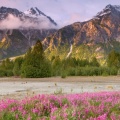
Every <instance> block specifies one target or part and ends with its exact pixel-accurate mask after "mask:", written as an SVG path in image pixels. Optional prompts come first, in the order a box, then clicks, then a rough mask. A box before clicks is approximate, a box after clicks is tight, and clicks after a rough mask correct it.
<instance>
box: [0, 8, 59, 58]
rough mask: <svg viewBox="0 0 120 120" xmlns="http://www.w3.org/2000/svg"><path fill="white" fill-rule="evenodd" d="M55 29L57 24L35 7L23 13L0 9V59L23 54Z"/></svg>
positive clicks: (10, 9) (12, 9) (11, 9)
mask: <svg viewBox="0 0 120 120" xmlns="http://www.w3.org/2000/svg"><path fill="white" fill-rule="evenodd" d="M56 28H57V23H56V22H55V21H54V20H53V19H52V18H51V17H49V16H47V15H45V14H44V13H43V12H41V11H40V10H39V9H38V8H36V7H35V8H30V9H29V10H27V11H25V12H21V11H19V10H17V9H14V8H6V7H0V59H4V58H7V57H12V56H18V55H21V54H24V53H25V52H26V51H27V49H28V48H29V47H31V46H33V45H34V44H35V43H36V41H37V40H38V39H40V40H43V39H44V38H45V37H46V36H48V35H49V34H51V33H54V32H55V31H56Z"/></svg>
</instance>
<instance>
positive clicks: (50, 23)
mask: <svg viewBox="0 0 120 120" xmlns="http://www.w3.org/2000/svg"><path fill="white" fill-rule="evenodd" d="M14 17H15V20H16V18H17V20H18V19H19V21H21V22H20V23H22V24H19V25H18V24H17V25H14V27H13V28H9V26H5V25H6V24H5V25H4V24H3V23H4V22H6V21H8V22H7V23H9V22H11V21H10V19H11V18H14ZM42 23H44V24H42ZM1 25H2V26H1ZM57 26H58V25H57V23H56V22H55V21H54V20H53V19H52V18H51V17H49V16H47V15H45V14H44V13H43V12H41V11H40V10H39V9H38V8H31V9H29V10H27V11H25V12H21V11H19V10H17V9H13V8H6V7H1V8H0V29H1V30H0V59H3V58H6V57H11V56H16V55H21V54H24V53H25V52H26V50H27V49H28V48H29V47H30V46H33V45H34V44H35V42H36V40H37V39H40V40H41V41H42V43H43V46H44V49H45V53H46V55H47V56H48V57H49V58H51V57H52V56H55V55H60V57H61V58H66V57H69V56H70V55H71V56H73V57H76V58H80V59H82V58H89V59H90V58H91V57H93V56H95V57H96V58H98V59H104V58H105V57H106V56H107V55H108V53H109V52H110V51H111V50H113V49H115V50H117V51H120V6H119V5H107V6H106V7H105V8H104V9H103V10H102V11H100V12H99V13H97V14H96V15H95V16H94V17H93V18H92V19H90V20H88V21H84V22H76V23H73V24H71V25H68V26H65V27H63V28H60V29H58V27H57ZM7 27H8V28H7Z"/></svg>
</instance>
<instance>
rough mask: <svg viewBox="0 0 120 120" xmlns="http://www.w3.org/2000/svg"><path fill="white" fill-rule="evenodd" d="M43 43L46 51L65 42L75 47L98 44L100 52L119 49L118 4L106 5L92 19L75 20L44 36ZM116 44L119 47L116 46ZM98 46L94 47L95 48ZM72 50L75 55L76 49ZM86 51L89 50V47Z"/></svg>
mask: <svg viewBox="0 0 120 120" xmlns="http://www.w3.org/2000/svg"><path fill="white" fill-rule="evenodd" d="M43 44H44V45H45V47H46V48H47V52H48V51H49V52H50V51H51V50H54V49H56V48H57V46H62V45H65V44H67V45H68V46H69V47H70V46H71V44H72V45H73V46H76V47H79V46H81V45H84V47H85V46H87V47H90V46H91V48H93V47H95V46H98V48H99V51H98V52H100V50H101V51H102V53H104V52H106V51H107V52H106V53H108V52H110V50H112V49H116V48H117V50H119V51H120V48H119V47H120V45H119V44H120V6H116V5H107V6H106V7H105V8H104V9H103V10H102V11H101V12H99V13H97V15H96V16H94V17H93V18H92V19H90V20H88V21H85V22H76V23H73V24H71V25H68V26H65V27H63V28H61V29H59V30H58V31H56V32H55V33H53V34H52V35H50V36H48V37H47V38H45V39H44V41H43ZM116 45H118V46H119V47H118V46H117V47H116ZM98 48H97V47H95V50H97V49H98ZM73 51H74V53H73V54H74V56H75V53H77V51H78V50H77V49H76V50H75V49H73ZM88 51H90V48H89V49H88ZM103 51H104V52H103ZM94 52H95V51H94ZM94 52H93V54H94ZM83 54H84V51H83ZM97 57H99V56H97Z"/></svg>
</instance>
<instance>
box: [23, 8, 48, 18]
mask: <svg viewBox="0 0 120 120" xmlns="http://www.w3.org/2000/svg"><path fill="white" fill-rule="evenodd" d="M24 13H25V14H26V15H28V16H33V17H37V16H40V15H43V16H46V15H45V14H44V13H42V12H41V11H40V10H39V9H38V8H37V7H34V8H33V7H32V8H30V9H29V10H27V11H25V12H24Z"/></svg>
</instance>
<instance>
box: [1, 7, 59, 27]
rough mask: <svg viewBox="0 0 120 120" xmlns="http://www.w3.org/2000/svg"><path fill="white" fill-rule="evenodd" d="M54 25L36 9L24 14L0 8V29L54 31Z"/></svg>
mask: <svg viewBox="0 0 120 120" xmlns="http://www.w3.org/2000/svg"><path fill="white" fill-rule="evenodd" d="M56 25H57V24H56V23H55V22H54V20H52V19H51V18H50V17H48V16H47V15H45V14H44V13H43V12H41V11H40V10H39V9H38V8H37V7H35V8H31V9H29V10H27V11H26V12H21V11H19V10H17V9H14V8H6V7H0V29H56V28H57V27H56Z"/></svg>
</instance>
